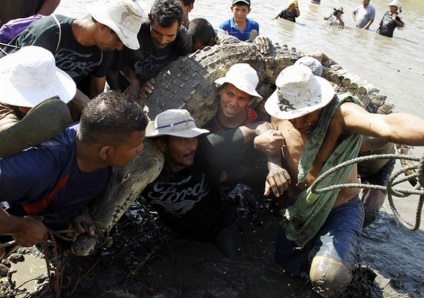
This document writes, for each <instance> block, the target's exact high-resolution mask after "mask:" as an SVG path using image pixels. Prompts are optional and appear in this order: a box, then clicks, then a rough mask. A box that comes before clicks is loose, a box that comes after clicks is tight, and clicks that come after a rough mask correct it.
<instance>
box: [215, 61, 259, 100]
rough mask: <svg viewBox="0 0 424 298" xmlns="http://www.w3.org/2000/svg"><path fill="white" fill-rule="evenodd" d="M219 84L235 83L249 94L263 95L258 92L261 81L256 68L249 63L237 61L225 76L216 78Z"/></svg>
mask: <svg viewBox="0 0 424 298" xmlns="http://www.w3.org/2000/svg"><path fill="white" fill-rule="evenodd" d="M215 83H216V84H218V85H223V84H225V83H230V84H233V85H234V86H235V87H236V88H237V89H239V90H241V91H243V92H246V93H247V94H249V95H251V96H253V97H256V98H259V99H262V96H260V95H259V93H258V92H256V87H257V85H258V83H259V77H258V74H257V73H256V70H255V69H254V68H253V67H252V66H250V65H249V64H247V63H236V64H234V65H232V66H231V67H230V69H229V70H228V71H227V73H226V74H225V77H222V78H219V79H216V80H215Z"/></svg>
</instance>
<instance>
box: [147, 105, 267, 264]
mask: <svg viewBox="0 0 424 298" xmlns="http://www.w3.org/2000/svg"><path fill="white" fill-rule="evenodd" d="M267 124H268V125H270V124H269V123H263V122H261V123H259V122H257V123H255V124H250V125H248V126H241V127H239V128H237V129H233V130H229V131H226V132H223V133H220V134H209V135H206V134H207V133H208V130H206V129H201V128H197V127H196V124H195V122H194V119H193V118H192V117H191V115H190V113H189V112H188V111H187V110H183V109H171V110H167V111H165V112H162V113H160V114H158V115H157V116H156V119H155V120H154V121H151V122H149V124H148V126H147V129H146V137H147V138H153V140H154V142H155V143H156V145H157V147H158V148H159V150H160V151H161V152H162V153H163V154H164V157H165V164H164V168H163V169H162V172H161V173H160V174H159V176H158V178H157V179H156V180H154V181H153V182H152V183H150V184H149V185H148V186H147V187H146V189H145V190H144V191H143V193H142V197H144V198H145V199H146V200H147V201H148V202H149V203H150V204H151V205H152V206H153V208H154V209H156V210H157V212H158V213H159V215H160V217H161V219H162V220H163V221H164V222H165V223H166V224H167V225H169V226H170V227H172V229H173V230H175V231H176V232H178V233H180V234H181V235H182V236H184V237H185V238H188V239H191V240H196V241H199V242H214V243H215V244H216V245H217V246H218V248H219V249H220V250H221V252H222V253H223V254H224V255H225V256H226V257H228V258H231V259H238V258H240V256H241V255H240V253H241V251H240V249H241V241H240V228H239V226H238V220H237V212H236V209H235V207H234V206H232V205H229V204H228V205H226V203H224V201H225V198H224V197H222V191H221V186H220V182H219V176H220V173H221V171H222V169H223V168H224V167H225V165H226V164H227V163H228V162H230V161H231V159H233V158H234V156H236V155H237V154H238V152H239V151H240V150H242V148H243V147H244V146H245V144H246V143H248V142H251V141H252V140H253V138H254V137H255V136H256V135H257V133H256V132H257V131H256V129H257V127H261V126H263V125H267ZM258 130H259V128H258ZM227 203H228V202H227Z"/></svg>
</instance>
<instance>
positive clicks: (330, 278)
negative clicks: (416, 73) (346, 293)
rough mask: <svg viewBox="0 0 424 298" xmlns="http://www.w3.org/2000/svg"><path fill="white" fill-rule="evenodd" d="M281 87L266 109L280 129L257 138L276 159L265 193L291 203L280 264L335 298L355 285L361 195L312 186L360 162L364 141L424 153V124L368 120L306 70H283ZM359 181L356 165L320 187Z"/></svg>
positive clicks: (392, 117)
mask: <svg viewBox="0 0 424 298" xmlns="http://www.w3.org/2000/svg"><path fill="white" fill-rule="evenodd" d="M276 85H277V90H275V92H274V93H273V94H272V96H271V97H270V98H269V99H268V100H267V101H266V103H265V109H266V111H267V112H268V113H269V114H270V115H271V116H272V125H273V127H274V130H270V131H267V132H265V133H263V134H261V135H260V136H258V137H257V138H255V145H256V147H257V148H260V149H262V150H265V149H267V150H265V152H266V153H268V154H269V155H270V165H269V167H270V169H271V171H270V173H269V175H268V177H267V184H266V188H265V194H266V195H268V194H270V193H271V192H272V193H273V194H274V195H275V196H277V197H280V196H283V197H285V198H286V208H284V209H282V210H281V214H282V216H283V220H282V222H281V227H280V231H279V235H278V239H277V246H276V254H275V259H276V262H277V263H278V264H279V265H280V266H282V267H283V268H284V269H285V270H286V271H288V272H291V273H294V274H300V273H301V272H309V277H310V279H311V281H312V284H313V286H314V288H315V289H316V291H317V292H318V293H319V294H320V295H322V296H324V297H333V296H337V295H340V294H341V292H342V291H343V290H344V289H345V287H346V286H347V285H348V284H349V282H350V280H351V278H352V270H353V266H354V264H355V261H356V260H355V256H356V254H357V253H358V252H359V244H360V239H361V234H362V224H363V219H364V209H363V205H362V203H361V201H360V200H359V197H358V194H359V191H360V189H354V188H347V189H341V190H340V189H336V190H332V191H328V192H324V193H322V194H314V193H312V192H311V189H310V187H311V185H312V183H313V182H314V181H315V179H316V178H317V177H318V176H319V175H320V174H321V173H323V172H324V171H327V170H328V169H330V168H332V167H333V166H334V165H337V164H340V163H342V162H344V161H347V160H350V159H352V158H355V157H356V156H357V154H358V152H359V149H360V146H361V143H362V137H361V135H362V134H364V135H370V136H374V137H378V138H382V139H385V140H388V141H391V142H395V143H400V144H410V145H417V146H423V145H424V120H423V119H421V118H419V117H416V116H413V115H409V114H404V113H391V114H388V115H383V114H373V113H369V112H367V111H366V110H365V109H364V108H362V107H361V106H360V105H359V104H356V103H355V102H354V101H355V99H354V98H352V97H350V96H347V95H335V93H334V89H333V87H332V86H331V84H330V83H329V82H328V81H326V80H325V79H323V78H321V77H317V76H314V75H313V74H312V72H311V70H310V69H309V68H307V67H305V66H303V65H294V66H289V67H287V68H285V69H284V70H283V71H282V72H281V73H280V75H279V76H278V78H277V80H276ZM271 145H272V146H271ZM270 152H271V153H270ZM273 154H274V155H273ZM281 156H284V157H283V158H281ZM289 176H290V178H289ZM357 176H358V175H357V168H356V165H352V166H347V167H345V168H343V169H342V170H340V171H338V172H336V173H333V174H331V175H330V176H328V177H327V178H325V179H324V180H323V181H322V183H320V185H319V186H318V188H322V187H325V186H329V185H337V184H343V183H357V182H358V181H357V179H358V178H357Z"/></svg>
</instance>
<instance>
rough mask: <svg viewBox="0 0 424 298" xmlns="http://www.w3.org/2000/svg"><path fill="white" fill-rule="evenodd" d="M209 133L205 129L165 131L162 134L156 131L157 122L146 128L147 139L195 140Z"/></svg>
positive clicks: (151, 122)
mask: <svg viewBox="0 0 424 298" xmlns="http://www.w3.org/2000/svg"><path fill="white" fill-rule="evenodd" d="M205 133H209V130H207V129H203V128H197V127H193V128H189V129H184V130H175V131H165V132H160V131H158V130H157V129H155V121H150V122H149V124H147V127H146V138H152V137H160V136H174V137H180V138H195V137H197V136H200V135H201V134H205Z"/></svg>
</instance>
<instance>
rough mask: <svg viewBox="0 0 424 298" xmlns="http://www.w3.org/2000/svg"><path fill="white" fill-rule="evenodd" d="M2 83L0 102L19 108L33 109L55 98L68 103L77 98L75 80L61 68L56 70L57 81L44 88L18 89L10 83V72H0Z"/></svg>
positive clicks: (0, 64) (1, 66)
mask: <svg viewBox="0 0 424 298" xmlns="http://www.w3.org/2000/svg"><path fill="white" fill-rule="evenodd" d="M6 58H7V57H4V58H2V59H6ZM2 59H0V69H2V68H3V65H2V63H1V60H2ZM0 82H1V83H0V84H1V86H2V88H1V92H0V102H1V103H4V104H8V105H12V106H17V107H28V108H32V107H35V106H36V105H38V104H40V103H41V102H43V101H44V100H46V99H49V98H52V97H55V96H58V97H59V98H60V99H61V100H62V101H63V102H65V103H67V102H69V101H70V100H72V99H73V98H74V97H75V94H76V92H77V87H76V85H75V82H74V80H72V78H71V77H70V76H69V75H68V74H67V73H66V72H64V71H63V70H61V69H59V68H56V79H55V80H54V81H53V82H50V83H49V84H48V85H47V87H43V88H22V87H16V86H14V85H13V84H12V83H11V82H10V80H9V74H8V72H0Z"/></svg>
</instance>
